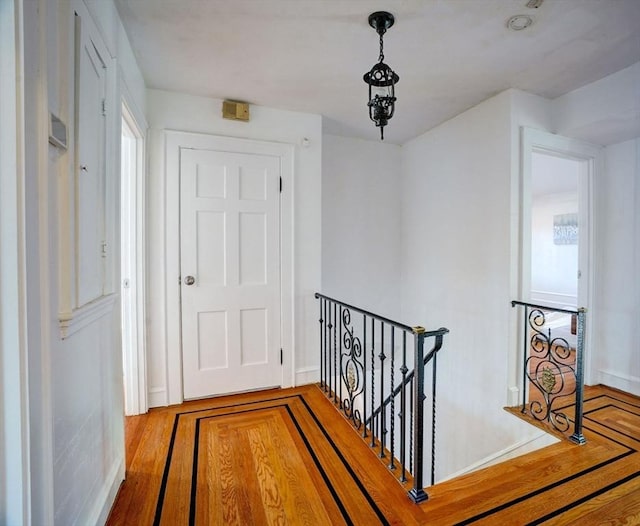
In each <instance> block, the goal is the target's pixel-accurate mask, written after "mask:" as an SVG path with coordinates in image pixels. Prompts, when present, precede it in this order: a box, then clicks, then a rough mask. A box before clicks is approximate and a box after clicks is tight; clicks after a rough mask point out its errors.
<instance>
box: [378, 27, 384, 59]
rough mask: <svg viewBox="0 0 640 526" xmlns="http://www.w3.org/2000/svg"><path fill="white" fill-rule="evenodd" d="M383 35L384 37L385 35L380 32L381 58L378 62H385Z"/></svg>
mask: <svg viewBox="0 0 640 526" xmlns="http://www.w3.org/2000/svg"><path fill="white" fill-rule="evenodd" d="M382 35H384V33H383V32H382V31H381V32H380V56H379V57H378V62H384V43H383V41H382Z"/></svg>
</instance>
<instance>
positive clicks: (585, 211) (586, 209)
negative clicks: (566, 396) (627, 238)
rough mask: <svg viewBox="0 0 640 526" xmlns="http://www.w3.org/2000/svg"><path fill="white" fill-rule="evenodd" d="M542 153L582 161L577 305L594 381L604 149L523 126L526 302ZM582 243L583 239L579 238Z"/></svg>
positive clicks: (588, 379)
mask: <svg viewBox="0 0 640 526" xmlns="http://www.w3.org/2000/svg"><path fill="white" fill-rule="evenodd" d="M533 153H542V154H546V155H553V156H557V157H561V158H565V159H571V160H575V161H580V162H582V163H583V166H582V167H581V170H580V174H579V176H578V178H579V181H578V210H579V219H578V220H579V225H580V234H579V236H580V240H586V245H587V246H586V250H585V249H584V242H582V243H581V244H582V245H583V248H579V256H578V267H579V271H580V272H581V277H580V279H579V280H578V299H579V300H578V301H579V305H578V307H584V308H586V309H587V312H586V333H585V340H584V341H585V356H584V365H585V367H584V379H585V383H586V384H591V383H593V381H594V379H595V374H594V370H593V363H594V359H593V352H592V347H591V343H592V342H593V326H594V323H595V317H596V315H595V313H594V312H593V308H592V307H593V304H594V303H593V295H594V291H595V281H594V276H595V271H596V269H595V241H596V239H595V228H594V225H595V206H594V196H593V188H594V181H595V178H596V177H597V174H598V173H602V148H601V147H600V146H597V145H594V144H590V143H587V142H584V141H580V140H577V139H572V138H569V137H562V136H560V135H556V134H553V133H549V132H546V131H542V130H537V129H534V128H527V127H522V128H521V170H520V172H521V180H520V258H519V259H520V261H519V266H520V269H519V270H520V280H519V281H520V283H519V296H520V299H521V300H523V301H529V300H530V294H531V208H532V199H531V184H532V183H531V179H532V169H531V167H532V155H533ZM579 243H580V241H579Z"/></svg>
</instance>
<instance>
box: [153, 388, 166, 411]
mask: <svg viewBox="0 0 640 526" xmlns="http://www.w3.org/2000/svg"><path fill="white" fill-rule="evenodd" d="M148 397H149V398H148V399H149V407H150V408H151V407H166V406H168V405H169V404H168V403H167V390H166V389H164V388H162V387H155V388H151V389H149V393H148Z"/></svg>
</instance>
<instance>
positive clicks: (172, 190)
mask: <svg viewBox="0 0 640 526" xmlns="http://www.w3.org/2000/svg"><path fill="white" fill-rule="evenodd" d="M164 141H165V163H166V164H165V170H164V176H165V178H164V195H165V205H166V215H165V218H166V223H165V246H164V254H165V258H164V264H165V276H166V282H165V294H166V296H165V297H166V310H165V327H166V342H167V345H166V369H165V370H166V374H167V378H166V385H167V394H166V403H167V404H169V405H173V404H179V403H182V401H183V399H184V398H183V389H182V345H181V343H182V339H181V313H180V285H179V281H178V280H179V278H180V150H182V149H185V148H186V149H202V150H217V151H226V152H236V153H246V152H247V151H254V152H255V153H259V154H264V155H272V156H277V157H280V166H281V170H282V171H281V177H282V182H283V190H282V193H281V195H280V199H281V201H280V276H281V279H280V286H281V302H280V305H281V344H282V354H283V366H282V387H290V386H292V385H294V383H295V380H294V371H295V364H294V356H295V353H294V352H293V342H294V326H295V325H294V320H295V313H294V301H293V300H294V298H293V292H294V272H293V269H294V266H293V262H294V242H293V234H294V231H293V195H294V194H293V192H294V176H293V175H294V146H293V145H292V144H286V143H278V142H268V141H258V140H250V139H239V138H235V137H222V136H217V135H205V134H198V133H188V132H179V131H170V130H167V131H165V132H164Z"/></svg>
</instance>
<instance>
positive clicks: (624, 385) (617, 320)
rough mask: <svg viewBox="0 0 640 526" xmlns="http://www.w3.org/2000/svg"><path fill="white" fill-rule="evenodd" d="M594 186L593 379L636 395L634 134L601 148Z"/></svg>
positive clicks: (639, 272) (639, 235) (639, 197)
mask: <svg viewBox="0 0 640 526" xmlns="http://www.w3.org/2000/svg"><path fill="white" fill-rule="evenodd" d="M595 190H596V192H595V194H596V211H597V214H598V216H597V217H598V222H597V225H596V228H597V230H596V236H597V240H598V241H597V242H598V250H597V252H596V254H597V259H596V269H597V270H596V272H597V277H598V279H597V281H596V291H595V306H594V308H595V310H596V315H597V319H598V321H599V326H598V328H597V329H598V330H596V331H594V336H595V341H594V346H595V347H596V348H597V349H598V351H599V352H598V358H597V361H596V364H595V365H596V368H597V370H598V380H599V381H600V382H602V383H604V384H606V385H610V386H613V387H617V388H619V389H623V390H626V391H629V392H632V393H634V394H636V395H640V339H639V338H638V330H639V329H640V279H639V276H640V138H637V139H633V140H630V141H625V142H623V143H619V144H614V145H611V146H608V147H607V148H606V149H605V171H604V173H603V174H602V175H601V176H600V177H599V178H598V179H597V180H596V189H595Z"/></svg>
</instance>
